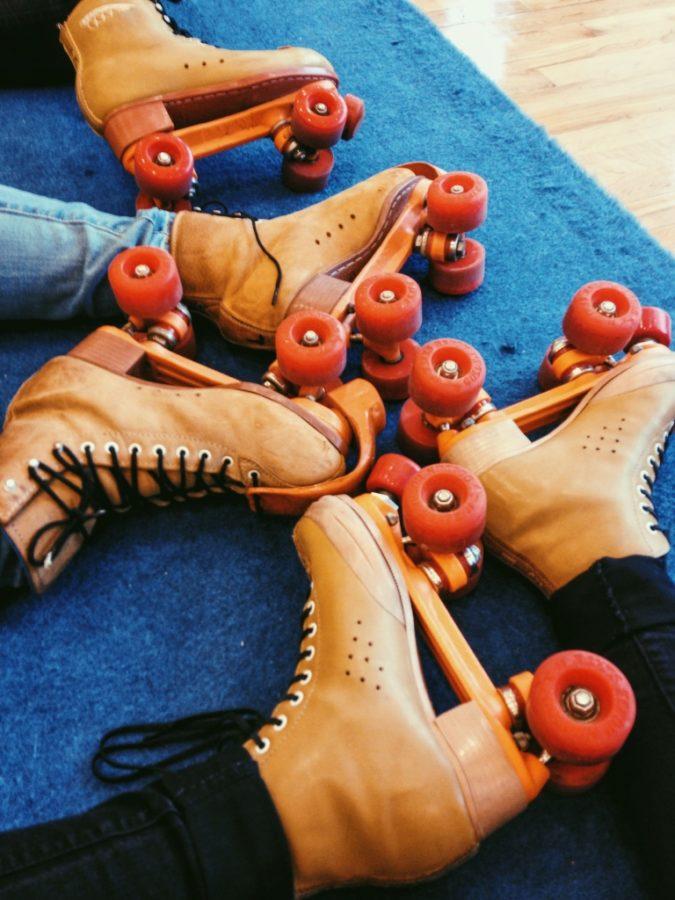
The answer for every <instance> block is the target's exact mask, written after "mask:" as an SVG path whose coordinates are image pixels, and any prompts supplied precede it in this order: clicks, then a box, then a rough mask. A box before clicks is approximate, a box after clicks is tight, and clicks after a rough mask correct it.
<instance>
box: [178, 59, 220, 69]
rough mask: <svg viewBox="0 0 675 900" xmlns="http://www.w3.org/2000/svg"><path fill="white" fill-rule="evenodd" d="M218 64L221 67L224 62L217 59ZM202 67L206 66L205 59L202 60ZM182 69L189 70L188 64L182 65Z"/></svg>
mask: <svg viewBox="0 0 675 900" xmlns="http://www.w3.org/2000/svg"><path fill="white" fill-rule="evenodd" d="M218 62H219V63H220V65H221V66H222V65H223V63H224V62H225V60H224V59H219V60H218ZM202 65H203V66H204V67H206V66H207V62H206V60H205V59H203V60H202ZM183 68H184V69H189V68H190V63H183Z"/></svg>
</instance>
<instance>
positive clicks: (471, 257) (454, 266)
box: [429, 238, 485, 297]
mask: <svg viewBox="0 0 675 900" xmlns="http://www.w3.org/2000/svg"><path fill="white" fill-rule="evenodd" d="M465 246H466V250H465V253H464V256H463V257H462V258H461V259H456V260H455V261H454V262H435V261H434V260H431V261H430V263H429V280H430V281H431V286H432V287H433V289H434V290H435V291H438V293H439V294H449V295H450V296H451V297H459V296H460V295H462V294H469V293H470V292H471V291H475V290H476V288H479V287H480V286H481V284H482V283H483V281H484V279H485V247H484V246H483V245H482V244H481V243H480V241H474V240H472V239H471V238H466V244H465Z"/></svg>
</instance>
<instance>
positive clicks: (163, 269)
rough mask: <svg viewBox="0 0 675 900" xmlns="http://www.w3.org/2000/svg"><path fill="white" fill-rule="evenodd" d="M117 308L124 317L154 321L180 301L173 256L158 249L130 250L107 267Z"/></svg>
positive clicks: (180, 291)
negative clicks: (138, 317) (125, 315)
mask: <svg viewBox="0 0 675 900" xmlns="http://www.w3.org/2000/svg"><path fill="white" fill-rule="evenodd" d="M108 279H109V280H110V287H111V288H112V291H113V294H114V295H115V299H116V300H117V303H118V305H119V307H120V309H121V310H122V311H123V312H125V313H126V314H127V315H128V316H140V317H141V318H142V319H158V318H160V316H163V315H164V314H165V313H167V312H169V310H171V309H174V308H175V307H176V306H177V305H178V304H179V303H180V301H181V298H182V296H183V287H182V285H181V281H180V276H179V275H178V269H177V268H176V263H175V262H174V259H173V257H172V256H171V255H170V254H168V253H167V252H166V250H161V249H160V248H159V247H130V248H129V249H128V250H123V251H122V252H121V253H118V254H117V256H116V257H115V258H114V259H113V261H112V262H111V263H110V265H109V266H108Z"/></svg>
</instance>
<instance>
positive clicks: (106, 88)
mask: <svg viewBox="0 0 675 900" xmlns="http://www.w3.org/2000/svg"><path fill="white" fill-rule="evenodd" d="M61 43H62V44H63V46H64V48H65V50H66V52H67V53H68V55H69V56H70V59H71V61H72V63H73V65H74V66H75V70H76V73H77V77H76V90H77V99H78V102H79V105H80V108H81V110H82V112H83V114H84V116H85V118H86V120H87V122H88V123H89V124H90V125H91V127H92V128H93V129H94V130H95V131H96V132H98V133H99V134H102V135H103V136H104V137H105V139H106V140H107V142H108V144H109V145H110V147H111V148H112V150H113V152H114V153H115V156H116V157H117V158H118V159H119V160H120V162H121V163H122V165H123V166H124V168H125V169H126V170H127V171H128V172H130V173H131V174H132V175H134V176H135V178H136V181H137V183H138V186H139V189H140V195H139V199H138V203H137V206H138V208H143V207H148V206H152V205H157V206H161V207H164V208H167V209H174V210H177V209H186V208H189V207H190V202H189V196H190V194H191V191H192V189H193V185H194V182H195V180H196V173H195V160H196V159H200V158H202V157H205V156H210V155H212V154H215V153H219V152H220V151H222V150H228V149H230V148H232V147H237V146H240V145H242V144H247V143H250V142H251V141H255V140H258V139H260V138H271V139H272V141H273V142H274V146H275V147H276V148H277V150H278V151H279V153H280V154H281V156H282V178H283V180H284V183H285V184H286V185H287V186H288V187H290V188H291V189H293V190H296V191H318V190H321V189H322V188H323V187H324V186H325V184H326V183H327V181H328V178H329V176H330V173H331V170H332V168H333V153H332V150H331V149H330V148H331V147H333V146H334V145H335V144H336V143H337V142H338V141H339V140H341V139H344V140H350V139H351V138H352V137H353V136H354V135H355V133H356V131H357V130H358V128H359V125H360V124H361V120H362V119H363V115H364V104H363V101H361V100H359V98H358V97H354V96H352V95H347V96H345V97H343V96H341V95H340V93H339V92H338V89H337V85H338V77H337V75H336V73H335V72H334V70H333V67H332V66H331V64H330V63H329V62H328V60H326V59H325V58H324V57H323V56H321V55H320V54H319V53H316V52H315V51H314V50H308V49H305V48H302V47H282V48H280V49H278V50H255V51H242V50H224V49H221V48H219V47H213V46H210V45H208V44H203V43H202V42H201V41H198V40H197V39H195V38H191V37H190V36H189V35H188V34H187V32H185V31H183V30H182V29H180V28H178V26H177V25H176V23H175V22H174V20H173V19H172V18H171V17H170V16H168V15H167V14H166V12H165V11H164V8H163V6H162V4H161V3H160V2H153V0H127V2H125V3H108V2H106V0H82V2H80V3H79V4H78V5H77V6H76V7H75V9H74V10H73V12H72V13H71V14H70V16H69V17H68V19H67V20H66V22H65V23H64V24H63V25H62V26H61Z"/></svg>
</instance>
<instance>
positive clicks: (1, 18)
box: [0, 0, 75, 88]
mask: <svg viewBox="0 0 675 900" xmlns="http://www.w3.org/2000/svg"><path fill="white" fill-rule="evenodd" d="M74 6H75V0H0V87H4V88H10V87H47V86H49V85H54V84H65V83H68V82H72V81H73V79H74V76H73V67H72V65H71V63H70V60H69V59H68V57H67V55H66V53H65V51H64V49H63V47H62V46H61V45H60V43H59V32H58V28H57V25H58V23H59V22H62V21H63V20H64V19H66V18H67V17H68V14H69V13H70V11H71V10H72V9H73V7H74Z"/></svg>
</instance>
